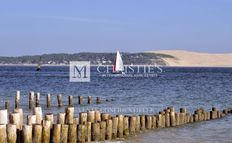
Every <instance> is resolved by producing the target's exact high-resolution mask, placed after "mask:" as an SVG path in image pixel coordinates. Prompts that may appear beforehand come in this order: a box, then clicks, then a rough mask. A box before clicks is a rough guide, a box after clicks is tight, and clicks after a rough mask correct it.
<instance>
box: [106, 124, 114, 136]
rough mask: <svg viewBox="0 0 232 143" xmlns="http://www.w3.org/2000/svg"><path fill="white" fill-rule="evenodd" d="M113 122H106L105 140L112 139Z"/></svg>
mask: <svg viewBox="0 0 232 143" xmlns="http://www.w3.org/2000/svg"><path fill="white" fill-rule="evenodd" d="M112 125H113V122H112V120H107V121H106V140H111V139H112V129H113V126H112Z"/></svg>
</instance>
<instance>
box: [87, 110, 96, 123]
mask: <svg viewBox="0 0 232 143" xmlns="http://www.w3.org/2000/svg"><path fill="white" fill-rule="evenodd" d="M87 120H88V122H91V123H94V122H95V111H87Z"/></svg>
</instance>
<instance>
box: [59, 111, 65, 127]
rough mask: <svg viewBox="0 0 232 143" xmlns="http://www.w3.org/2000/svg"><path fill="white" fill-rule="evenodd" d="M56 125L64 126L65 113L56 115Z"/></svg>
mask: <svg viewBox="0 0 232 143" xmlns="http://www.w3.org/2000/svg"><path fill="white" fill-rule="evenodd" d="M57 124H65V113H58V116H57Z"/></svg>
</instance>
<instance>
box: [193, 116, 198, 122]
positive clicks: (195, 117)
mask: <svg viewBox="0 0 232 143" xmlns="http://www.w3.org/2000/svg"><path fill="white" fill-rule="evenodd" d="M198 120H199V117H198V114H193V121H194V122H198Z"/></svg>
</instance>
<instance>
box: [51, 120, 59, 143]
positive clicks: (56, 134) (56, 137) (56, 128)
mask: <svg viewBox="0 0 232 143" xmlns="http://www.w3.org/2000/svg"><path fill="white" fill-rule="evenodd" d="M60 132H61V125H60V124H54V125H53V132H52V142H53V143H59V142H60Z"/></svg>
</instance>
